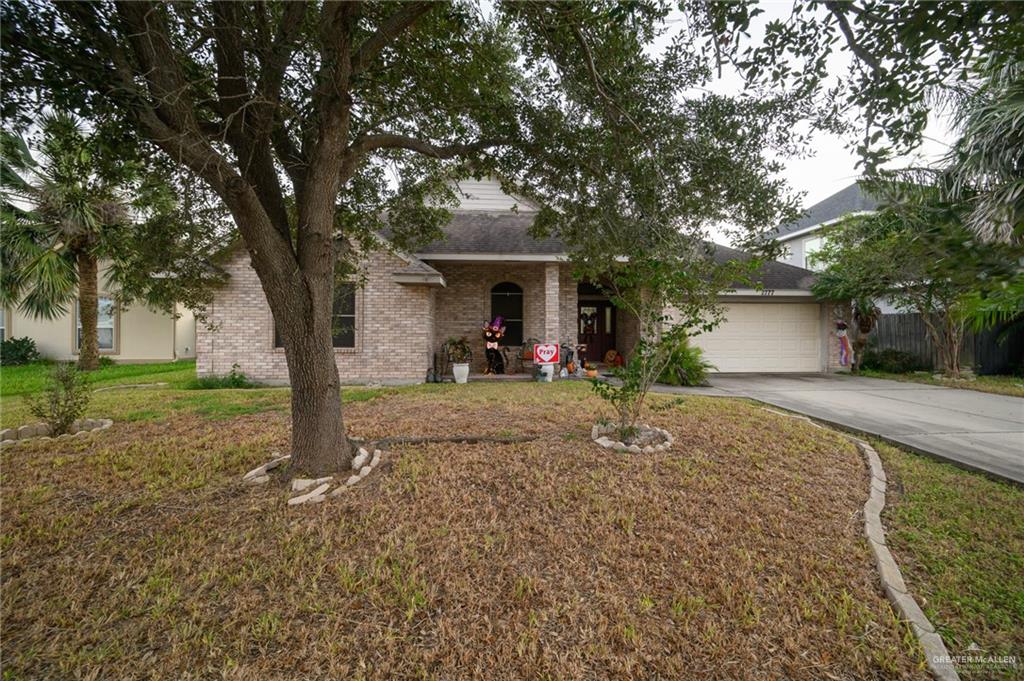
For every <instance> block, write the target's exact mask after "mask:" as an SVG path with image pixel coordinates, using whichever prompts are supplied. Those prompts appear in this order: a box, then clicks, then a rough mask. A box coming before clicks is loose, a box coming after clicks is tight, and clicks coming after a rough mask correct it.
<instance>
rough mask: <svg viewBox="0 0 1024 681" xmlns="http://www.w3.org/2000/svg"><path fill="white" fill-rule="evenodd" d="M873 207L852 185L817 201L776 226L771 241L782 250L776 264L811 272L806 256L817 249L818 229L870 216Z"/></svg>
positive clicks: (858, 186)
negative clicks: (797, 216)
mask: <svg viewBox="0 0 1024 681" xmlns="http://www.w3.org/2000/svg"><path fill="white" fill-rule="evenodd" d="M876 208H878V202H877V201H875V200H874V199H873V198H871V197H870V196H868V195H867V194H866V193H865V192H864V190H863V188H862V187H861V186H860V184H858V183H856V182H854V183H853V184H851V185H850V186H848V187H846V188H844V189H842V190H840V191H838V192H836V193H835V194H833V195H832V196H829V197H828V198H826V199H823V200H821V201H819V202H818V203H816V204H814V205H813V206H811V207H810V208H808V209H807V215H805V216H804V217H802V218H800V219H799V220H797V221H796V222H791V223H790V224H788V225H783V226H781V227H779V228H778V230H777V231H776V232H775V239H776V240H777V241H778V242H779V243H780V244H782V245H784V246H785V247H786V250H785V251H784V253H783V255H782V256H781V257H780V258H779V262H784V263H786V264H788V265H795V266H796V267H804V268H806V269H815V265H814V263H812V262H811V260H810V256H811V254H813V253H814V252H815V251H817V250H818V249H819V248H821V231H822V229H824V228H825V227H827V226H828V225H831V224H833V223H835V222H837V221H838V220H839V219H841V218H844V217H847V216H849V215H859V214H863V213H871V212H873V211H874V210H875V209H876Z"/></svg>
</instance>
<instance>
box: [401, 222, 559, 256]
mask: <svg viewBox="0 0 1024 681" xmlns="http://www.w3.org/2000/svg"><path fill="white" fill-rule="evenodd" d="M535 217H536V214H535V213H525V214H521V213H513V212H511V211H509V212H485V211H460V212H457V213H452V219H451V222H449V223H448V224H447V225H445V226H444V228H443V229H444V233H445V237H444V238H443V239H439V240H438V241H435V242H433V243H430V244H427V245H426V246H424V247H422V248H419V249H417V251H416V256H417V257H418V258H422V259H425V260H430V259H431V257H435V258H436V257H437V256H439V255H526V256H551V257H552V259H554V257H555V256H564V255H565V254H566V249H565V244H564V243H563V242H562V240H561V239H558V238H555V237H549V238H546V239H534V238H533V237H532V236H530V225H532V224H533V220H534V218H535Z"/></svg>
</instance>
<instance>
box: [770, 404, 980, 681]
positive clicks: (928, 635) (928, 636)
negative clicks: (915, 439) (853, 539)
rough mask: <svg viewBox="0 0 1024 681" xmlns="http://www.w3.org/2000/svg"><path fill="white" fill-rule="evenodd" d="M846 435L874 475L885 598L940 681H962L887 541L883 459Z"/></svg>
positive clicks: (873, 543)
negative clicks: (908, 629) (908, 628)
mask: <svg viewBox="0 0 1024 681" xmlns="http://www.w3.org/2000/svg"><path fill="white" fill-rule="evenodd" d="M762 409H764V410H765V411H769V412H771V413H773V414H778V415H780V416H787V417H789V418H794V419H800V420H802V421H807V422H808V423H810V424H811V425H813V426H816V427H818V428H823V429H824V428H825V426H822V425H821V424H820V423H815V422H814V421H813V420H811V419H810V418H808V417H806V416H800V415H797V414H787V413H786V412H782V411H777V410H775V409H768V408H766V407H762ZM843 436H844V437H845V438H846V439H848V440H850V441H851V442H853V443H854V444H855V445H856V446H857V449H858V450H859V451H860V453H861V455H862V456H863V457H864V461H865V463H867V466H868V470H869V471H870V473H871V482H870V487H869V493H868V500H867V501H866V502H865V503H864V534H865V536H866V537H867V540H868V546H870V547H871V553H872V555H874V557H875V565H876V566H877V567H878V574H879V577H880V580H881V583H882V590H883V591H884V592H885V595H886V597H887V598H888V599H889V600H890V601H891V602H892V604H893V605H894V606H895V607H896V609H897V611H899V613H900V615H901V616H902V617H903V619H904V620H905V621H907V622H909V623H910V628H911V630H912V631H913V632H914V636H916V637H917V641H918V643H920V644H921V648H923V649H924V654H925V659H926V662H927V664H928V669H929V670H930V671H931V673H932V676H934V677H935V678H936V679H938V680H939V681H960V675H959V674H957V671H956V667H955V666H954V665H953V663H952V661H951V656H950V654H949V650H948V649H947V648H946V644H945V643H943V641H942V637H941V636H939V634H938V632H937V631H936V630H935V627H934V626H933V625H932V623H931V622H930V621H929V620H928V617H927V616H926V615H925V614H924V611H923V610H921V607H920V606H919V605H918V604H917V601H916V600H914V597H913V595H911V593H910V590H909V589H908V588H907V585H906V582H904V581H903V574H902V573H901V572H900V568H899V566H898V565H896V559H895V558H893V555H892V552H891V551H889V547H888V545H887V544H886V542H885V527H884V526H883V525H882V509H884V508H885V490H886V485H887V482H888V480H887V478H886V476H885V469H884V468H883V467H882V459H881V458H879V456H878V452H876V451H875V448H874V447H872V446H871V445H870V444H868V443H867V442H865V441H864V440H861V439H860V438H857V437H854V436H852V435H847V434H845V433H843Z"/></svg>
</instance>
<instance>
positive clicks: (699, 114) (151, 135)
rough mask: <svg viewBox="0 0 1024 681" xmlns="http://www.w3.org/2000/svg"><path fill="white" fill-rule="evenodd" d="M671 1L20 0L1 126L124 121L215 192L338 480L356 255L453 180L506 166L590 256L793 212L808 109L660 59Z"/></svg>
mask: <svg viewBox="0 0 1024 681" xmlns="http://www.w3.org/2000/svg"><path fill="white" fill-rule="evenodd" d="M668 9H669V8H668V6H667V5H665V4H663V3H658V2H637V3H624V4H619V3H611V2H601V3H579V4H566V3H540V2H526V3H507V4H506V3H499V4H497V5H496V6H495V7H487V6H478V5H475V4H472V3H464V2H456V3H427V2H410V3H400V4H399V3H374V2H345V3H336V2H322V3H305V2H292V3H275V2H263V1H253V2H202V3H194V4H193V3H184V2H177V3H154V2H145V1H131V2H87V3H74V2H60V3H54V4H50V3H44V2H36V1H32V0H20V1H19V2H11V3H7V4H5V5H4V16H3V22H2V25H3V31H4V35H3V38H4V40H3V61H4V63H3V66H4V72H5V78H6V83H5V86H6V87H5V91H4V99H3V104H4V112H5V114H6V115H7V116H8V117H15V120H16V117H19V116H20V117H23V118H27V117H31V116H32V115H33V113H34V112H35V111H37V110H38V109H39V108H40V107H41V106H47V105H56V106H60V107H64V108H70V109H72V110H75V111H78V112H80V113H83V114H85V115H88V116H90V117H94V118H113V119H116V120H119V121H123V122H124V124H125V125H126V126H127V127H128V128H130V129H131V130H134V131H135V132H137V133H138V136H139V139H140V144H147V145H151V146H153V147H154V148H155V149H158V150H159V151H160V152H161V153H162V154H163V156H164V157H166V158H168V159H170V160H172V161H173V162H174V163H177V164H179V165H180V166H182V167H184V168H187V169H188V170H189V171H190V172H191V173H192V174H194V176H195V177H197V178H199V179H200V180H201V181H202V182H204V183H205V184H206V185H207V186H208V187H209V188H210V189H211V190H212V191H213V192H215V193H216V195H217V196H219V198H220V200H221V201H222V202H223V204H224V205H225V206H226V208H227V210H228V211H229V212H230V214H231V216H232V218H233V220H234V223H235V224H236V225H237V229H238V232H239V233H240V235H241V238H242V240H243V241H244V244H245V247H246V249H247V250H248V253H249V256H250V258H251V261H252V265H253V267H254V268H255V270H256V273H257V274H258V276H259V279H260V282H261V284H262V287H263V290H264V292H265V294H266V297H267V300H268V302H269V304H270V308H271V310H272V312H273V315H274V319H275V322H276V324H277V326H278V329H279V332H280V336H281V339H282V341H283V344H284V348H285V356H286V358H287V364H288V370H289V375H290V379H291V384H292V423H293V429H292V451H293V459H292V465H293V468H294V469H296V470H298V471H302V472H305V473H312V474H317V473H328V472H334V471H337V470H339V469H341V468H343V467H345V466H347V465H348V463H349V460H350V457H351V454H352V447H351V444H350V443H349V442H348V440H347V439H346V437H345V430H344V424H343V421H342V415H341V398H340V393H339V389H338V388H339V377H338V372H337V369H336V366H335V362H334V354H333V352H332V350H331V299H332V293H333V285H334V276H333V273H334V271H335V265H336V262H337V261H338V259H339V257H341V258H349V259H351V258H352V257H354V256H353V255H352V251H353V250H355V251H358V248H359V246H366V245H368V244H369V243H370V242H371V241H372V232H373V231H374V230H375V229H378V228H382V227H385V226H386V227H387V228H388V229H389V232H390V234H391V238H392V241H393V242H394V243H396V244H397V245H403V244H411V243H413V242H414V241H415V240H416V239H423V238H430V237H433V236H436V234H437V230H438V227H439V225H440V224H442V221H443V220H444V219H445V216H446V213H445V211H444V210H443V203H444V201H445V200H450V199H451V198H452V197H453V195H452V193H451V191H450V189H447V186H448V185H447V184H446V182H447V180H449V179H451V178H453V177H459V176H460V174H465V173H468V172H471V171H472V172H475V173H483V172H494V171H497V172H499V174H500V175H501V176H502V177H503V178H505V181H506V182H507V183H509V184H510V185H512V186H513V187H514V188H515V189H516V190H518V191H520V192H522V193H524V194H528V195H530V196H531V197H532V198H534V199H535V200H537V201H538V202H539V203H541V204H542V205H543V206H544V208H545V210H544V211H543V214H542V218H541V219H540V220H538V230H539V231H557V232H559V233H560V234H561V235H562V236H563V238H565V239H566V240H567V241H568V242H569V243H570V246H571V247H572V248H573V249H574V251H575V252H576V253H577V254H578V257H579V259H580V260H581V261H586V260H587V259H591V260H594V259H600V258H604V260H606V261H607V260H609V259H614V258H615V257H617V256H619V255H622V254H623V253H625V254H626V255H627V256H628V255H629V254H631V253H636V254H645V253H650V252H651V251H652V249H657V248H659V247H662V246H663V245H664V244H665V243H666V242H667V241H671V242H675V241H676V237H675V236H674V235H677V234H680V233H685V234H686V235H687V240H686V241H687V243H695V242H696V241H698V240H699V239H700V238H702V237H703V236H705V234H704V232H705V230H706V228H707V225H708V224H709V223H710V222H713V221H715V220H721V219H728V220H729V221H730V222H731V223H733V224H736V225H739V226H741V227H743V228H745V229H746V230H747V231H755V230H757V229H760V228H764V227H768V226H770V225H772V224H775V223H776V221H777V220H778V219H779V218H780V216H781V215H783V214H790V215H791V214H792V210H791V209H792V207H793V206H792V201H791V200H789V199H787V198H785V197H784V196H782V187H781V185H780V183H779V182H777V181H776V180H774V179H773V172H774V171H777V170H778V169H779V167H778V166H777V165H775V164H773V163H770V162H768V161H766V160H765V157H764V152H765V151H766V150H767V149H770V148H785V147H786V146H787V144H788V142H787V140H786V136H785V134H784V133H782V132H781V131H785V130H786V128H787V125H788V123H789V122H790V120H791V115H792V111H793V110H794V109H793V107H792V106H791V105H792V101H790V100H772V99H770V98H768V99H764V98H759V97H756V96H747V97H739V98H734V99H730V98H724V97H717V96H713V95H710V94H708V93H707V91H706V90H705V89H704V86H706V84H707V83H708V82H709V80H710V79H711V78H712V77H713V71H712V68H711V65H710V63H709V62H708V61H707V59H706V58H705V57H704V56H703V55H704V53H703V51H702V50H701V49H699V46H696V45H695V44H694V43H693V42H692V39H693V38H694V37H695V34H688V33H687V32H685V31H684V32H682V33H680V34H679V35H677V36H676V37H675V38H674V39H672V40H670V41H668V42H669V44H668V46H667V47H666V48H665V49H664V50H663V52H662V53H660V54H659V53H657V52H656V51H654V50H652V49H650V44H651V43H652V41H654V39H655V38H656V37H657V36H658V35H659V34H660V33H661V32H662V31H663V30H664V29H665V26H666V17H667V14H668ZM692 11H693V12H694V13H695V15H700V14H702V13H703V12H704V11H705V10H704V9H703V8H702V7H701V6H697V7H696V8H695V9H694V10H692ZM428 199H432V200H428ZM438 202H440V204H439V203H438ZM438 205H442V207H440V208H430V207H428V206H438ZM385 222H386V223H387V224H386V225H385ZM667 235H673V236H671V238H668V236H667ZM350 244H355V245H356V246H357V248H356V249H351V248H348V246H349V245H350ZM637 249H640V250H639V251H638V250H637ZM693 252H694V253H697V251H696V250H694V251H693Z"/></svg>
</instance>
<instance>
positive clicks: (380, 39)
mask: <svg viewBox="0 0 1024 681" xmlns="http://www.w3.org/2000/svg"><path fill="white" fill-rule="evenodd" d="M437 5H438V3H435V2H412V3H408V4H406V5H402V8H401V9H400V10H398V11H397V12H395V13H394V14H392V15H391V16H389V17H388V18H387V19H385V20H384V22H383V23H382V24H381V25H380V27H379V28H378V29H377V31H376V32H375V33H374V34H373V35H371V36H370V37H369V38H367V39H366V41H365V42H363V44H362V45H360V46H359V48H358V49H357V50H356V51H355V53H354V54H353V55H352V62H351V63H352V75H353V76H355V75H359V74H360V73H362V72H363V71H365V70H366V69H367V67H369V65H370V63H371V62H372V61H373V60H374V59H375V58H376V57H377V55H378V54H380V52H381V50H383V49H384V48H385V47H386V46H387V44H388V43H390V42H391V41H392V40H394V39H395V38H397V37H398V36H399V35H401V34H402V32H404V31H405V30H406V29H408V28H409V27H410V26H412V25H413V24H415V23H416V22H417V21H418V20H419V19H420V17H422V16H423V15H425V14H426V13H427V12H429V11H430V10H432V9H434V7H436V6H437Z"/></svg>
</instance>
